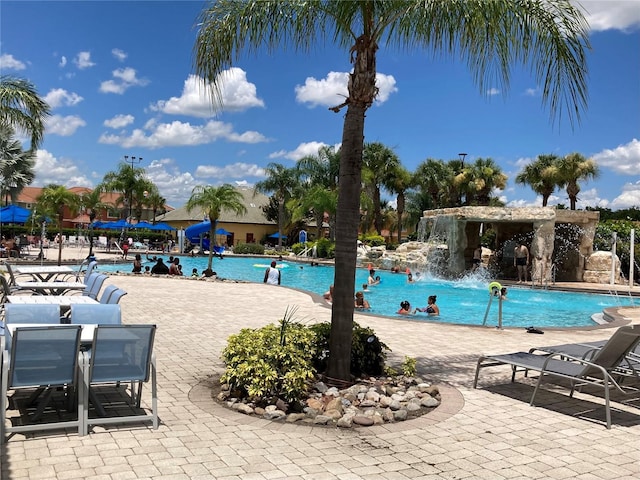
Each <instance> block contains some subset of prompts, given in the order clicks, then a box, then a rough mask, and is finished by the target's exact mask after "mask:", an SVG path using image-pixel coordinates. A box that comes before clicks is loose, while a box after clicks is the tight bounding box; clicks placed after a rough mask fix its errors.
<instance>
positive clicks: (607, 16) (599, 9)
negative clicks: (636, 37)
mask: <svg viewBox="0 0 640 480" xmlns="http://www.w3.org/2000/svg"><path fill="white" fill-rule="evenodd" d="M573 3H575V4H576V5H579V6H581V8H582V10H583V12H584V14H585V17H586V19H587V21H588V22H589V26H590V27H591V30H594V31H602V30H622V31H625V30H630V29H632V28H634V27H635V28H637V27H638V26H640V6H639V5H638V2H637V0H581V1H580V2H578V1H576V0H574V2H573Z"/></svg>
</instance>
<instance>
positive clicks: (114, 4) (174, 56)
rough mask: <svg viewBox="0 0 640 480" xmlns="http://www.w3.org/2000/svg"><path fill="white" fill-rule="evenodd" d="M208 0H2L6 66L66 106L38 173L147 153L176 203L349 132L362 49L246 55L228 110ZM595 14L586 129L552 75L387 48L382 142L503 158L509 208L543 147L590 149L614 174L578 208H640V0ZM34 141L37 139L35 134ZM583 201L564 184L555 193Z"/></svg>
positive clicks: (405, 154) (52, 178)
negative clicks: (354, 67) (499, 70)
mask: <svg viewBox="0 0 640 480" xmlns="http://www.w3.org/2000/svg"><path fill="white" fill-rule="evenodd" d="M204 5H205V2H203V1H137V2H135V1H132V2H118V1H87V2H80V1H67V2H63V1H13V0H3V1H2V2H1V3H0V68H1V72H2V74H9V75H14V76H19V77H23V78H26V79H28V80H30V81H31V82H33V83H34V84H35V86H36V88H37V89H38V92H39V93H40V94H41V96H43V97H44V98H45V99H46V100H47V101H48V102H49V104H50V105H51V106H52V113H53V115H52V117H51V119H50V120H49V121H48V124H47V131H46V136H45V141H44V143H43V145H42V147H41V149H40V150H39V151H38V154H37V165H36V172H37V174H36V181H35V182H34V185H35V186H44V185H46V184H49V183H58V184H63V185H66V186H69V187H71V186H89V187H92V186H95V185H96V184H97V183H99V182H100V180H101V179H102V177H103V175H104V174H105V173H106V172H108V171H113V170H115V169H116V168H117V165H118V162H120V161H122V160H124V156H125V155H127V156H129V158H131V157H136V158H137V159H139V158H140V157H142V162H140V163H139V164H138V166H140V167H143V168H144V169H145V171H146V173H147V175H148V176H149V178H150V179H151V180H152V181H154V182H155V183H156V184H157V185H158V187H159V189H160V193H161V194H162V195H163V196H165V198H167V200H168V202H169V204H171V205H173V206H174V207H179V206H182V205H183V204H184V202H185V201H186V200H187V199H188V198H189V195H190V193H191V190H192V188H193V187H194V186H195V185H202V184H212V185H218V184H221V183H226V182H228V183H232V184H238V185H249V186H251V185H253V184H254V183H255V182H257V181H260V180H262V179H263V178H264V170H263V169H264V167H265V166H266V165H267V164H268V163H270V162H279V163H282V164H284V165H287V166H293V165H294V164H295V161H296V160H298V159H299V158H301V157H302V156H304V155H309V154H315V153H316V152H317V149H318V147H320V146H322V145H338V144H339V143H340V141H341V136H342V124H343V114H344V110H343V111H342V113H339V114H335V113H333V112H330V111H329V110H328V108H327V107H329V106H333V105H337V104H339V103H341V101H342V100H341V99H342V98H343V97H342V96H341V93H342V92H344V91H346V81H345V75H346V72H347V71H349V69H350V64H349V56H348V53H347V52H345V51H342V50H340V49H338V48H336V47H334V46H332V45H318V46H317V47H315V48H314V50H313V53H312V54H310V55H301V54H295V53H293V52H291V51H286V52H278V53H277V54H274V55H268V54H267V53H266V52H262V53H261V55H260V56H257V57H253V56H252V57H245V58H242V59H241V60H239V61H238V63H237V64H236V65H235V66H234V68H233V69H232V70H231V71H229V72H227V74H228V77H227V78H228V80H227V82H226V84H225V90H224V98H225V109H224V110H223V111H222V112H218V113H217V114H214V113H213V111H212V109H211V108H210V106H209V102H208V100H207V98H206V96H204V95H202V91H203V89H202V88H199V85H200V81H199V79H198V78H197V77H196V76H195V75H194V68H193V55H192V52H193V47H194V42H195V38H196V32H197V30H196V28H197V26H196V23H197V18H198V14H199V12H200V11H201V9H202V8H203V6H204ZM582 5H583V7H584V9H585V10H587V19H588V20H589V23H590V26H591V34H590V35H591V43H592V50H591V51H590V52H589V53H588V67H589V81H588V82H589V83H588V85H589V103H588V109H587V110H586V112H585V113H584V115H583V119H582V121H581V123H580V124H579V125H577V126H575V127H574V128H572V126H571V124H570V123H569V122H568V121H566V117H565V120H563V121H561V122H560V124H558V122H557V121H556V122H555V125H554V124H552V122H551V119H550V116H549V111H548V109H546V108H545V107H544V106H543V105H542V102H541V98H540V93H539V86H538V85H536V83H535V81H534V79H533V77H531V76H530V75H529V74H528V72H527V71H526V70H520V69H516V70H514V73H513V77H512V82H511V87H510V89H509V91H508V92H503V91H500V86H499V85H495V86H493V87H492V88H491V90H490V91H489V92H484V93H486V95H483V92H480V91H479V89H478V87H477V86H475V85H474V84H473V82H472V77H471V75H470V73H469V72H468V70H467V69H466V67H465V66H464V65H463V64H462V63H460V62H457V61H456V60H455V59H449V58H445V59H441V58H440V59H432V58H430V57H429V56H427V55H426V54H425V53H423V52H413V53H406V52H405V53H398V52H396V51H392V50H388V49H386V48H385V47H384V46H382V47H381V48H380V50H379V52H378V62H377V68H378V86H379V88H380V96H379V99H378V101H377V103H376V104H375V105H374V106H373V107H372V108H371V109H370V111H369V112H368V115H367V119H366V124H365V138H366V141H368V142H373V141H377V142H382V143H384V144H385V145H387V146H389V147H391V148H393V149H394V151H395V152H396V154H397V155H398V157H399V158H400V160H401V162H402V163H403V165H404V166H405V167H406V168H408V169H409V170H414V169H415V168H416V167H417V165H418V164H419V163H420V162H422V161H423V160H425V159H427V158H436V159H443V160H451V159H457V158H458V153H460V152H465V153H467V156H466V160H465V161H466V162H472V161H474V160H475V159H476V158H479V157H482V158H492V159H493V160H495V161H496V162H497V163H498V164H499V165H500V166H501V167H502V169H503V171H504V172H505V173H506V174H507V175H508V176H509V179H510V180H509V183H508V186H507V188H506V189H505V190H504V191H501V192H498V193H499V195H500V196H501V198H502V199H503V200H504V201H506V202H507V204H508V205H510V206H527V205H537V206H539V205H541V200H540V198H536V196H535V194H534V193H533V192H532V191H531V190H530V189H529V188H526V187H525V188H523V187H521V186H516V185H515V184H514V182H513V179H514V178H515V176H516V175H517V174H518V172H520V171H521V169H522V168H523V166H524V165H526V164H527V163H528V162H530V161H531V160H532V159H535V157H536V156H537V155H540V154H547V153H553V154H556V155H565V154H568V153H571V152H579V153H581V154H583V155H585V156H587V157H590V158H593V159H595V160H596V161H597V162H598V164H599V166H600V168H601V176H600V178H599V179H597V180H595V181H589V182H586V183H583V184H582V191H581V193H580V196H579V198H580V201H579V203H578V208H584V207H585V206H602V207H608V208H611V209H614V210H615V209H620V208H628V207H632V206H640V1H638V0H629V1H616V0H608V1H596V0H586V1H583V2H582ZM25 146H26V147H28V144H25ZM556 203H563V204H565V205H567V206H568V205H569V202H568V198H567V195H566V193H565V192H563V191H557V192H556V194H555V195H554V196H553V197H552V198H551V199H550V204H551V205H553V204H556Z"/></svg>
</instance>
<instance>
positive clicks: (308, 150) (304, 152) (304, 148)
mask: <svg viewBox="0 0 640 480" xmlns="http://www.w3.org/2000/svg"><path fill="white" fill-rule="evenodd" d="M327 146H328V145H327V144H326V143H323V142H307V143H301V144H300V145H298V146H297V147H296V149H295V150H292V151H290V152H287V151H286V150H279V151H277V152H273V153H271V154H270V155H269V158H271V159H273V158H286V159H288V160H295V161H297V160H300V159H301V158H303V157H306V156H308V155H317V154H318V151H319V150H320V149H321V148H322V147H327Z"/></svg>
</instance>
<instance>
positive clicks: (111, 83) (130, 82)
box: [100, 67, 149, 95]
mask: <svg viewBox="0 0 640 480" xmlns="http://www.w3.org/2000/svg"><path fill="white" fill-rule="evenodd" d="M111 75H113V77H114V78H115V80H106V81H104V82H102V83H101V84H100V92H102V93H116V94H118V95H122V94H123V93H124V92H126V91H127V90H128V89H129V88H131V87H134V86H139V87H144V86H145V85H148V84H149V80H147V79H145V78H138V77H137V74H136V71H135V69H133V68H130V67H127V68H119V69H117V70H114V71H113V72H111Z"/></svg>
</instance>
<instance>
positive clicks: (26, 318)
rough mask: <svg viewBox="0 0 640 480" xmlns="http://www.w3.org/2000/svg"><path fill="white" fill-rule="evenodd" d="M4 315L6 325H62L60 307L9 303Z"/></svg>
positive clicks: (5, 307)
mask: <svg viewBox="0 0 640 480" xmlns="http://www.w3.org/2000/svg"><path fill="white" fill-rule="evenodd" d="M4 315H5V322H6V323H47V324H60V306H59V305H48V304H29V305H27V304H20V303H7V304H6V305H5V306H4Z"/></svg>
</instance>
